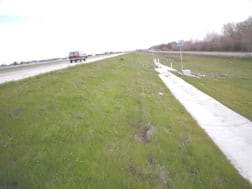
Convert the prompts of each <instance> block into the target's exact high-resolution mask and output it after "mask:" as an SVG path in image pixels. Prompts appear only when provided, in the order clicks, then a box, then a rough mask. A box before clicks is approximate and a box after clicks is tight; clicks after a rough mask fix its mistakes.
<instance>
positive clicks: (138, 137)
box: [134, 126, 155, 144]
mask: <svg viewBox="0 0 252 189" xmlns="http://www.w3.org/2000/svg"><path fill="white" fill-rule="evenodd" d="M154 133H155V128H154V127H153V126H147V127H141V128H139V129H138V130H137V132H136V133H135V134H134V140H135V141H136V142H139V143H144V144H146V143H148V142H150V141H151V139H152V138H153V135H154Z"/></svg>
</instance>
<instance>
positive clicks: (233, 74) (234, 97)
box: [158, 54, 252, 120]
mask: <svg viewBox="0 0 252 189" xmlns="http://www.w3.org/2000/svg"><path fill="white" fill-rule="evenodd" d="M158 56H159V57H160V61H161V63H164V64H167V65H170V62H173V63H174V64H173V66H174V68H176V69H181V68H180V59H179V56H178V55H161V54H159V55H158ZM183 59H184V67H185V69H191V71H192V72H194V73H200V74H204V75H205V77H204V78H200V79H195V78H189V77H183V79H185V80H186V81H188V82H189V83H191V84H193V85H194V86H195V87H197V88H198V89H200V90H202V91H204V92H205V93H207V94H209V95H210V96H212V97H214V98H215V99H217V100H219V101H220V102H222V103H223V104H225V105H226V106H228V107H230V108H231V109H233V110H234V111H236V112H239V113H240V114H242V115H244V116H245V117H247V118H249V119H250V120H252V59H251V58H250V59H249V58H221V57H210V56H193V55H186V56H184V57H183Z"/></svg>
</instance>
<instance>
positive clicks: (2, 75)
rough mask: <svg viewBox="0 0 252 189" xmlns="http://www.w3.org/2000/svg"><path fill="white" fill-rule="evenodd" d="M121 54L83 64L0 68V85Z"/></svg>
mask: <svg viewBox="0 0 252 189" xmlns="http://www.w3.org/2000/svg"><path fill="white" fill-rule="evenodd" d="M122 54H123V53H121V54H112V55H100V56H94V57H89V58H88V59H87V60H86V61H85V62H84V61H82V62H81V63H80V62H78V63H70V62H69V60H64V59H61V60H53V61H46V62H43V63H32V64H24V65H16V66H7V67H1V68H0V84H2V83H5V82H9V81H17V80H20V79H25V78H28V77H32V76H36V75H39V74H43V73H47V72H51V71H55V70H60V69H63V68H67V67H71V66H76V65H80V64H88V63H93V62H97V61H99V60H103V59H107V58H112V57H115V56H119V55H122Z"/></svg>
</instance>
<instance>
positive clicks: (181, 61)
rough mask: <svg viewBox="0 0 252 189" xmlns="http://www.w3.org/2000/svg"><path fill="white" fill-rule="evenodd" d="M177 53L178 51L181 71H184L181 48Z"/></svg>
mask: <svg viewBox="0 0 252 189" xmlns="http://www.w3.org/2000/svg"><path fill="white" fill-rule="evenodd" d="M179 51H180V63H181V71H182V70H183V69H184V66H183V58H182V52H181V47H180V48H179Z"/></svg>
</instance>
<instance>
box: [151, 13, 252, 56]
mask: <svg viewBox="0 0 252 189" xmlns="http://www.w3.org/2000/svg"><path fill="white" fill-rule="evenodd" d="M150 49H152V50H162V51H170V50H178V47H177V42H175V41H173V42H170V43H168V44H161V45H157V46H153V47H151V48H150ZM183 50H186V51H241V52H252V17H249V18H248V19H247V20H245V21H242V22H239V23H227V24H225V25H224V26H223V32H222V33H221V34H217V33H215V32H212V33H209V34H207V35H206V37H205V38H204V39H203V40H190V41H185V42H184V45H183Z"/></svg>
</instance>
